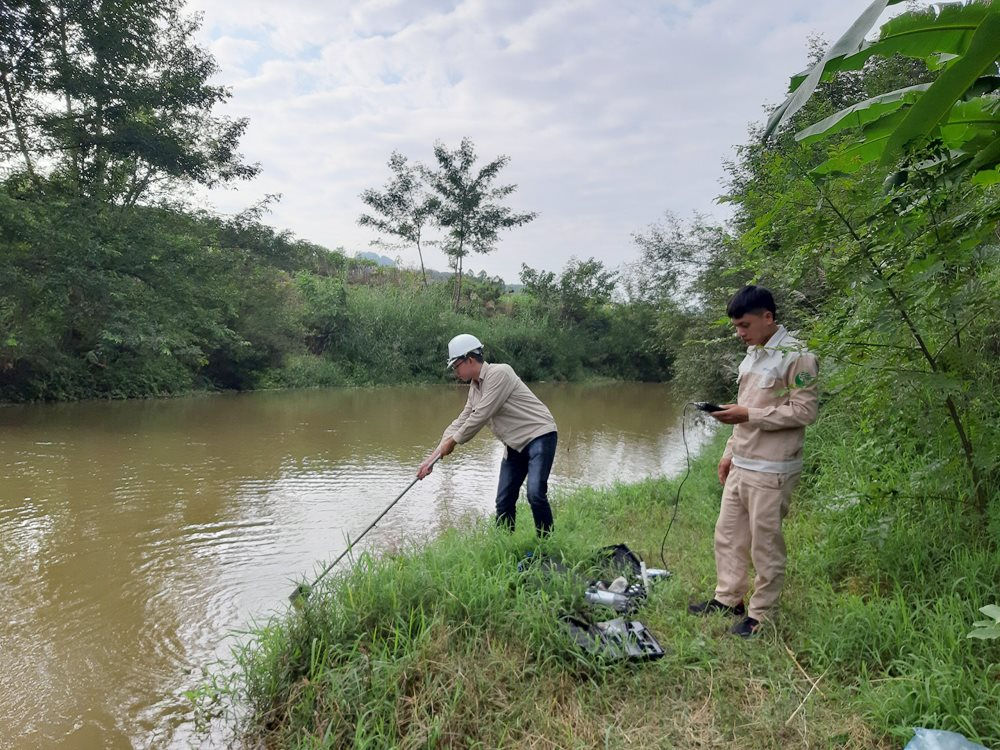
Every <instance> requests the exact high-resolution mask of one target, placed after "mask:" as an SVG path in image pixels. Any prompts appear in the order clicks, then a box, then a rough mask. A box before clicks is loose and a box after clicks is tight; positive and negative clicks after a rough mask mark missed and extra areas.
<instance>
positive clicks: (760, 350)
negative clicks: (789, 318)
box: [747, 323, 788, 358]
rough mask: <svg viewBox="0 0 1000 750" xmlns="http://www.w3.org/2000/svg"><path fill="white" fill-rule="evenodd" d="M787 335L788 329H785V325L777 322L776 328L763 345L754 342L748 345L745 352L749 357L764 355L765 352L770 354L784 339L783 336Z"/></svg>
mask: <svg viewBox="0 0 1000 750" xmlns="http://www.w3.org/2000/svg"><path fill="white" fill-rule="evenodd" d="M787 335H788V331H787V330H785V327H784V326H783V325H781V324H780V323H779V324H778V330H776V331H775V332H774V333H773V334H772V335H771V338H769V339H768V340H767V343H766V344H764V345H763V346H761V345H760V344H754V345H753V346H748V347H747V354H749V355H750V356H751V357H754V358H756V357H762V356H765V355H766V354H771V353H772V352H773V351H774V350H775V349H777V348H778V346H780V344H781V342H782V341H784V339H785V336H787ZM768 350H770V351H768Z"/></svg>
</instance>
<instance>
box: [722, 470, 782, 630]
mask: <svg viewBox="0 0 1000 750" xmlns="http://www.w3.org/2000/svg"><path fill="white" fill-rule="evenodd" d="M798 481H799V475H798V474H769V473H767V472H762V471H749V470H748V469H741V468H739V467H738V466H733V467H732V469H731V470H730V472H729V476H728V477H727V478H726V486H725V489H724V490H723V491H722V507H721V508H720V509H719V520H718V521H717V522H716V524H715V570H716V589H715V598H716V599H718V600H719V601H720V602H722V603H723V604H726V605H728V606H730V607H734V606H736V605H737V604H739V603H740V602H742V601H743V598H744V597H745V596H746V593H747V590H748V589H749V581H748V573H749V563H750V562H751V561H753V567H754V571H755V572H756V576H755V577H754V591H753V596H752V597H750V606H749V607H748V609H747V614H748V615H749V616H750V617H752V618H754V619H755V620H767V619H770V617H771V616H772V615H773V614H774V613H775V611H776V610H777V606H778V598H779V597H780V596H781V585H782V584H783V583H784V582H785V562H786V560H787V557H786V554H785V538H784V536H783V535H782V533H781V521H782V519H783V518H784V517H785V514H787V513H788V501H789V498H791V496H792V491H793V490H794V489H795V485H796V484H798Z"/></svg>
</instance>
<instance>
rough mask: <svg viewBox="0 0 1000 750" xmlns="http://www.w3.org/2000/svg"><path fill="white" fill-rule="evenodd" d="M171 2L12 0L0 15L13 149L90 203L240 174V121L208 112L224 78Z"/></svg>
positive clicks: (131, 199) (0, 70)
mask: <svg viewBox="0 0 1000 750" xmlns="http://www.w3.org/2000/svg"><path fill="white" fill-rule="evenodd" d="M182 5H183V4H182V2H181V0H83V1H82V2H72V3H71V2H68V1H67V0H56V1H55V2H48V3H42V2H37V1H36V0H14V1H13V2H9V3H5V4H4V7H3V11H2V16H0V19H2V20H3V24H2V26H3V31H2V32H0V84H2V89H3V92H2V95H3V105H4V106H3V110H4V111H3V121H4V124H8V125H9V128H7V130H8V131H9V132H12V133H13V134H14V139H13V140H14V142H15V144H16V148H12V147H11V146H12V145H13V144H11V143H9V142H8V141H9V140H10V138H9V136H8V135H5V138H7V141H0V145H2V146H3V147H4V148H3V152H2V153H0V158H2V159H3V160H4V161H6V162H8V163H10V161H11V159H12V158H13V159H15V160H17V159H19V160H20V162H21V165H22V167H23V169H24V171H25V172H27V173H28V174H29V175H30V176H31V178H32V179H33V180H34V181H35V183H36V186H37V184H38V172H39V171H41V170H42V169H43V168H44V170H45V171H46V172H47V176H50V177H53V178H57V179H58V181H59V183H60V184H64V185H68V186H69V188H70V189H71V191H72V192H74V193H75V194H77V195H81V196H84V197H87V198H91V199H94V200H96V201H97V202H98V204H99V205H104V204H118V205H123V206H131V205H135V204H136V203H137V202H138V201H140V200H142V199H143V198H144V197H147V196H148V195H149V194H150V193H152V192H153V191H155V190H156V189H157V188H160V189H162V188H165V187H167V186H169V185H170V184H171V183H172V182H176V181H182V182H183V181H190V182H197V183H200V184H203V185H213V184H216V183H217V182H220V181H228V180H232V179H242V178H249V177H252V176H254V175H255V174H257V172H258V168H257V167H256V166H254V165H248V164H246V163H244V162H243V160H242V156H241V155H240V154H239V153H238V152H237V147H238V143H239V139H240V137H241V136H242V134H243V131H244V130H245V128H246V125H247V122H246V120H244V119H239V120H231V119H229V118H225V117H216V116H213V115H212V113H211V112H212V109H213V108H214V107H215V105H217V104H219V103H221V102H223V101H225V100H226V99H227V98H228V97H229V92H228V90H226V89H225V88H224V87H221V86H212V85H209V83H208V81H209V79H210V78H211V76H212V75H214V74H215V72H216V71H217V66H216V64H215V62H214V60H213V59H212V57H211V56H210V55H209V54H208V53H207V52H206V51H205V50H203V49H201V48H200V47H198V46H197V44H195V42H194V34H195V32H196V31H197V28H198V24H199V19H197V18H196V17H186V16H184V15H182V13H181V9H182Z"/></svg>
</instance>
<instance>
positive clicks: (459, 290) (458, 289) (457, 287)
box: [455, 255, 462, 312]
mask: <svg viewBox="0 0 1000 750" xmlns="http://www.w3.org/2000/svg"><path fill="white" fill-rule="evenodd" d="M461 300H462V256H461V255H459V256H458V281H457V283H456V284H455V312H458V303H459V302H461Z"/></svg>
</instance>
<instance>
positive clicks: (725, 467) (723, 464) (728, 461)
mask: <svg viewBox="0 0 1000 750" xmlns="http://www.w3.org/2000/svg"><path fill="white" fill-rule="evenodd" d="M732 468H733V459H732V458H726V457H725V456H723V457H722V460H721V461H719V484H721V485H725V484H726V478H727V477H728V476H729V470H730V469H732Z"/></svg>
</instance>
